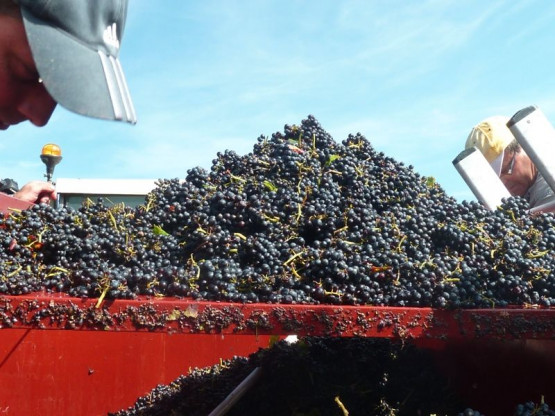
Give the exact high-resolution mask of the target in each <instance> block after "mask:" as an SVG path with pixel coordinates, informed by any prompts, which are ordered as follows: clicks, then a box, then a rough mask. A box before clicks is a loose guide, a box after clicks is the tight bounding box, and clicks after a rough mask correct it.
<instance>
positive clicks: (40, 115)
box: [18, 83, 57, 127]
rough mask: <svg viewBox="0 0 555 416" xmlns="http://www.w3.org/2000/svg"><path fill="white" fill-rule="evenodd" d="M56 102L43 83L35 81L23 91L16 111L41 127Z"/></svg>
mask: <svg viewBox="0 0 555 416" xmlns="http://www.w3.org/2000/svg"><path fill="white" fill-rule="evenodd" d="M56 104H57V103H56V101H54V99H53V98H52V97H51V96H50V94H49V93H48V91H46V88H45V87H44V85H43V84H38V83H37V84H36V85H34V86H33V87H32V88H28V89H27V90H26V91H25V93H24V96H23V97H22V99H21V100H20V102H19V105H18V111H19V112H20V113H21V114H22V115H23V116H24V117H25V118H26V119H28V120H29V121H30V122H31V123H33V124H34V125H35V126H38V127H42V126H44V125H46V123H48V120H50V116H52V113H53V112H54V109H55V108H56Z"/></svg>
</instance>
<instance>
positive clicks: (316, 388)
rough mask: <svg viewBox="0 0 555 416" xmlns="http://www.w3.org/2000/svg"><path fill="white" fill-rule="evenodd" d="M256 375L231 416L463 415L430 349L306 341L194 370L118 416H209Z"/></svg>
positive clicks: (382, 342) (282, 344) (352, 341)
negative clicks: (258, 371) (434, 366)
mask: <svg viewBox="0 0 555 416" xmlns="http://www.w3.org/2000/svg"><path fill="white" fill-rule="evenodd" d="M255 368H260V369H261V370H260V377H259V378H258V379H257V380H256V382H255V383H254V385H253V386H252V387H251V388H250V389H249V390H248V391H247V392H246V394H245V395H244V396H243V397H242V398H241V399H240V400H239V401H238V402H237V403H236V404H235V405H234V406H233V407H232V408H231V409H230V411H229V412H228V413H227V414H228V415H229V416H232V415H321V416H326V415H335V416H341V415H344V414H351V415H376V416H380V415H383V416H386V415H388V416H389V415H417V414H422V415H430V414H434V413H437V414H442V415H457V413H458V412H459V411H460V409H464V406H463V405H462V404H461V402H460V401H459V399H458V398H457V396H456V395H455V394H454V393H453V392H452V391H451V390H450V388H449V383H448V382H447V380H446V378H445V377H443V376H442V375H441V374H439V373H438V372H437V371H435V370H434V369H433V360H432V357H431V356H430V355H429V354H428V353H427V352H426V351H425V350H419V349H416V348H413V347H411V346H409V345H405V346H402V345H401V344H400V343H394V342H390V341H389V340H385V339H376V338H366V339H359V338H350V339H348V338H347V339H345V338H344V339H341V338H319V337H307V338H301V339H300V340H299V341H298V342H297V343H294V344H288V343H287V342H285V341H280V342H278V343H276V344H275V345H273V346H272V347H270V348H267V349H264V350H262V349H261V350H259V351H258V352H256V353H254V354H251V355H250V356H249V357H248V358H245V357H238V358H234V359H232V360H228V361H225V362H223V363H222V364H219V365H216V366H213V367H207V368H204V369H196V370H193V371H192V372H191V373H190V374H189V375H188V376H181V377H179V378H178V379H176V380H174V381H173V382H172V383H170V384H169V385H160V386H158V387H156V388H155V389H154V390H152V391H151V392H150V393H149V394H147V395H145V396H144V397H141V398H139V399H138V400H137V402H136V403H135V405H134V406H133V407H132V408H129V409H127V410H122V411H120V412H118V413H116V416H138V415H141V416H147V415H148V416H155V415H168V414H180V415H190V416H194V415H207V414H209V413H210V412H211V411H212V410H214V409H215V408H216V407H217V406H218V405H219V404H220V403H221V402H222V401H223V400H224V399H225V398H226V396H227V395H228V394H229V393H230V392H231V391H232V390H233V389H234V388H235V387H236V386H237V385H239V383H240V382H241V381H243V380H244V379H245V378H246V377H247V376H248V375H249V374H251V373H252V372H253V371H254V369H255ZM344 411H347V412H348V413H345V412H344Z"/></svg>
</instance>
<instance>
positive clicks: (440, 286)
mask: <svg viewBox="0 0 555 416" xmlns="http://www.w3.org/2000/svg"><path fill="white" fill-rule="evenodd" d="M0 222H1V224H0V225H1V227H0V276H1V277H0V293H5V294H11V295H18V294H26V293H30V292H35V291H42V290H46V291H47V292H50V291H51V292H66V293H68V294H70V295H72V296H77V297H100V296H102V297H105V298H135V297H136V296H137V295H148V296H177V297H189V298H193V299H204V300H213V301H232V302H265V303H297V304H318V303H322V304H343V305H361V304H365V305H391V306H434V307H441V308H470V307H502V306H507V305H539V306H544V307H549V306H552V305H554V304H555V274H554V272H553V269H554V267H553V265H554V261H555V257H554V255H553V248H554V247H555V227H554V226H555V217H554V216H553V215H551V214H541V215H537V216H531V215H530V214H529V213H528V212H527V204H526V201H524V200H523V199H522V198H510V199H508V200H507V201H505V203H504V204H503V205H502V206H501V207H500V208H499V209H497V210H496V211H493V212H490V211H487V210H486V209H485V208H484V207H482V206H481V205H480V204H478V203H476V202H467V201H465V202H463V203H458V202H456V201H455V200H454V199H453V198H451V197H449V196H448V195H446V194H445V192H444V191H443V190H442V188H441V187H440V186H439V185H438V184H437V183H435V182H434V180H433V178H429V177H423V176H421V175H419V174H418V173H416V172H415V171H414V169H413V168H412V167H411V166H405V165H404V164H403V163H398V162H396V161H395V160H393V159H392V158H390V157H387V156H385V155H384V154H383V153H379V152H377V151H376V150H375V149H374V148H373V147H372V146H371V144H370V143H369V141H368V140H366V139H365V138H364V137H363V136H362V135H360V134H356V135H349V136H348V138H347V139H346V140H344V141H343V142H342V143H338V142H336V141H334V140H333V138H332V137H331V136H330V135H329V134H328V133H327V132H326V131H325V130H323V129H322V127H321V126H320V124H319V123H318V121H317V120H316V119H315V118H314V117H312V116H309V117H308V118H307V119H306V120H303V121H302V122H301V124H300V125H292V126H289V125H286V126H285V128H284V131H283V132H277V133H275V134H273V135H272V136H271V137H264V136H261V137H259V138H258V140H257V142H256V144H255V145H254V147H253V150H252V152H250V153H248V154H246V155H244V156H240V155H238V154H236V153H235V152H233V151H229V150H226V151H225V152H221V153H218V154H217V156H216V158H215V159H214V161H213V164H212V167H211V169H210V170H209V171H207V170H204V169H202V168H194V169H191V170H189V171H188V172H187V175H186V178H185V179H184V180H178V179H164V180H160V181H159V182H158V186H157V188H156V189H155V190H154V191H153V192H152V193H151V194H149V195H148V196H147V198H146V200H145V203H144V204H143V205H141V206H139V207H137V208H130V207H125V206H123V205H112V204H108V203H106V202H104V201H102V200H99V201H98V202H89V203H87V204H85V205H83V206H82V207H81V208H80V209H78V210H72V209H70V208H62V209H54V208H52V207H50V206H46V205H37V206H34V207H33V208H32V209H29V210H26V211H23V212H21V213H11V214H10V215H8V216H7V217H6V218H4V219H3V220H2V221H0Z"/></svg>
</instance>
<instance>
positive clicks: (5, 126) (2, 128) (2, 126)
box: [0, 123, 10, 130]
mask: <svg viewBox="0 0 555 416" xmlns="http://www.w3.org/2000/svg"><path fill="white" fill-rule="evenodd" d="M9 128H10V125H9V124H4V123H0V130H8V129H9Z"/></svg>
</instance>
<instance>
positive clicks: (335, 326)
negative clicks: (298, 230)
mask: <svg viewBox="0 0 555 416" xmlns="http://www.w3.org/2000/svg"><path fill="white" fill-rule="evenodd" d="M97 302H98V300H97V299H79V298H71V297H68V296H65V295H63V294H55V295H51V294H40V293H39V294H33V295H26V296H3V297H0V327H1V328H34V329H70V330H93V331H94V330H102V331H139V332H140V331H149V332H169V333H180V334H245V335H256V334H260V335H262V334H266V335H287V334H296V335H311V336H337V337H350V336H363V337H386V338H401V339H409V338H423V339H426V338H428V339H438V340H448V339H449V340H453V339H473V338H492V339H555V308H550V309H539V308H538V309H533V308H526V309H522V308H505V309H467V310H454V311H448V310H441V309H432V308H411V307H378V306H336V305H282V304H279V305H278V304H237V303H223V302H222V303H219V302H203V301H193V300H186V299H174V298H172V299H170V298H160V299H158V298H157V299H146V298H144V299H137V300H112V301H104V302H103V303H102V304H100V305H98V304H97Z"/></svg>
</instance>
